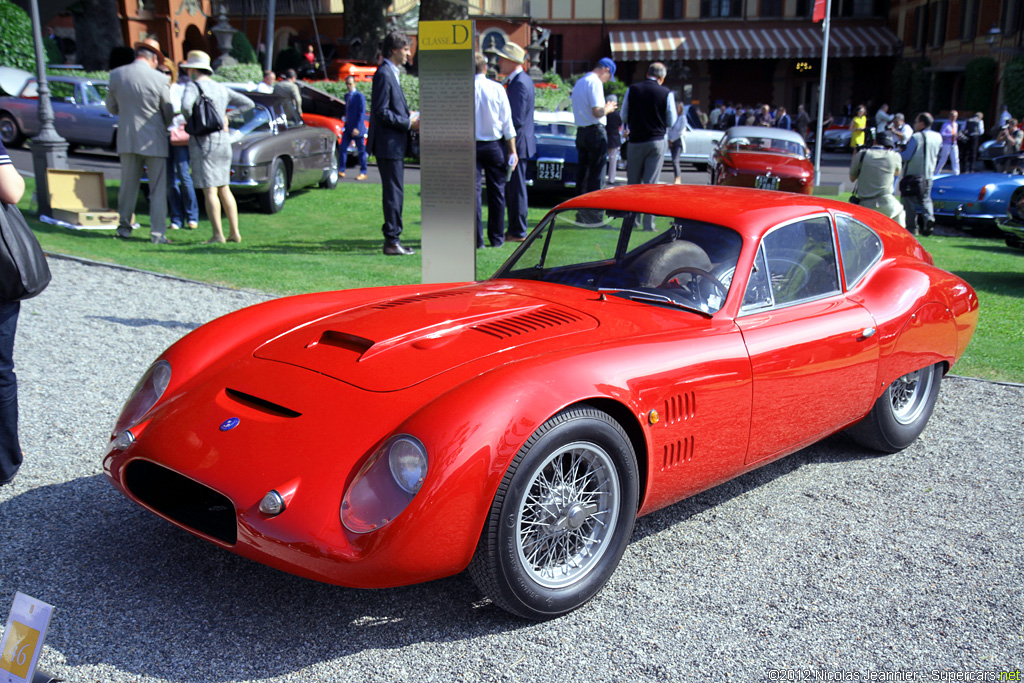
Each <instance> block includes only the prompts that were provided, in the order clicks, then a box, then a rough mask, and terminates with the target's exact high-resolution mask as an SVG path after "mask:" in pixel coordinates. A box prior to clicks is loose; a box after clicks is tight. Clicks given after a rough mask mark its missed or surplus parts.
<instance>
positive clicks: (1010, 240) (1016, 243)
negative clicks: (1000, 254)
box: [1005, 237, 1024, 249]
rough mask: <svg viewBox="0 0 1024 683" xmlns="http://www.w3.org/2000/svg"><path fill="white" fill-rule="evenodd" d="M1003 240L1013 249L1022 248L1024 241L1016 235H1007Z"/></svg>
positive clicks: (1023, 247)
mask: <svg viewBox="0 0 1024 683" xmlns="http://www.w3.org/2000/svg"><path fill="white" fill-rule="evenodd" d="M1005 242H1006V246H1008V247H1013V248H1014V249H1024V242H1021V241H1020V240H1019V239H1017V238H1016V237H1007V238H1006V240H1005Z"/></svg>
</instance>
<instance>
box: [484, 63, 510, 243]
mask: <svg viewBox="0 0 1024 683" xmlns="http://www.w3.org/2000/svg"><path fill="white" fill-rule="evenodd" d="M474 59H475V64H476V79H475V81H474V87H475V91H476V100H475V106H476V247H477V249H482V248H483V247H484V226H483V208H482V207H483V201H482V195H481V193H482V191H483V186H482V183H481V182H480V174H481V172H482V173H483V174H484V175H485V176H486V177H487V237H488V240H489V242H490V245H491V246H492V247H500V246H501V245H502V244H503V243H504V241H505V183H506V182H507V181H508V177H509V175H510V172H511V171H513V170H514V169H515V167H516V164H517V163H518V161H519V159H518V157H517V156H516V130H515V127H514V126H513V125H512V107H511V106H509V103H508V95H507V94H506V93H505V89H504V88H503V87H501V86H500V85H499V84H498V83H495V82H494V81H492V80H490V79H489V78H487V75H486V74H487V57H486V56H485V55H484V53H483V52H477V53H476V56H475V58H474Z"/></svg>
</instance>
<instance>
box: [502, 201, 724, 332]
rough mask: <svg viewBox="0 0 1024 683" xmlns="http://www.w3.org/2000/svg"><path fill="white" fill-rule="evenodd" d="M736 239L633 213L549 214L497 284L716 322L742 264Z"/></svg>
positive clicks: (718, 230) (707, 227)
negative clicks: (665, 309) (556, 290)
mask: <svg viewBox="0 0 1024 683" xmlns="http://www.w3.org/2000/svg"><path fill="white" fill-rule="evenodd" d="M741 244H742V239H741V238H740V236H739V234H737V233H736V232H734V231H732V230H730V229H728V228H724V227H722V226H718V225H711V224H709V223H701V222H697V221H691V220H686V219H683V218H675V217H672V216H660V215H651V214H639V213H636V212H633V211H607V212H600V211H597V210H594V209H590V210H582V211H576V210H571V211H569V210H566V211H557V212H553V213H552V214H550V215H549V216H548V217H547V218H546V219H545V221H544V222H543V223H542V224H541V226H540V227H539V228H538V229H537V230H536V231H534V233H533V234H531V236H530V238H529V239H528V240H527V242H526V244H524V245H523V247H522V248H521V249H520V250H519V251H518V252H517V253H516V254H514V255H513V256H512V258H511V259H509V261H508V262H506V263H505V265H504V266H502V267H501V269H500V270H499V271H498V272H497V273H496V274H495V276H494V277H495V278H513V279H520V280H538V281H541V282H555V283H559V284H564V285H569V286H572V287H580V288H583V289H590V290H594V291H600V292H608V293H609V294H611V295H616V296H622V297H625V298H629V299H632V300H634V301H643V302H646V303H652V304H661V305H668V306H677V307H681V308H687V309H690V310H695V311H698V312H702V313H705V314H709V315H710V314H712V313H714V312H716V311H717V310H718V309H720V308H721V307H722V304H723V303H724V302H725V297H726V294H727V293H728V289H729V285H730V283H731V280H732V274H733V271H734V270H735V268H736V261H737V259H738V258H739V253H740V246H741Z"/></svg>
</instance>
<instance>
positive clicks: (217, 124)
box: [185, 83, 224, 136]
mask: <svg viewBox="0 0 1024 683" xmlns="http://www.w3.org/2000/svg"><path fill="white" fill-rule="evenodd" d="M196 89H198V90H199V97H197V98H196V101H195V102H194V103H193V104H192V116H191V118H189V120H188V121H187V122H186V123H185V132H186V133H188V134H189V135H199V136H202V135H209V134H210V133H216V132H217V131H218V130H224V122H223V121H221V119H220V112H219V111H217V106H216V105H215V104H214V103H213V100H211V99H210V98H209V97H207V96H206V93H205V92H203V89H202V88H201V87H200V86H199V83H196Z"/></svg>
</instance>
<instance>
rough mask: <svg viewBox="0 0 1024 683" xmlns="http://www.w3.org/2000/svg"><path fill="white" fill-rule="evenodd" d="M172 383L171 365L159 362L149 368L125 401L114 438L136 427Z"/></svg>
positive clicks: (163, 361) (115, 428)
mask: <svg viewBox="0 0 1024 683" xmlns="http://www.w3.org/2000/svg"><path fill="white" fill-rule="evenodd" d="M170 382H171V364H170V363H168V362H167V361H165V360H158V361H157V362H155V363H153V364H152V365H151V366H149V369H148V370H146V372H145V374H144V375H142V379H140V380H139V383H138V384H136V385H135V389H134V390H132V393H131V396H129V397H128V400H127V401H125V404H124V408H122V409H121V416H120V417H119V418H117V424H115V425H114V436H117V435H119V434H121V433H122V432H123V431H124V430H126V429H130V428H131V427H133V426H135V425H136V424H137V423H138V422H139V420H141V419H142V417H143V416H144V415H145V414H146V413H148V412H149V411H150V409H151V408H152V407H153V406H155V405H156V402H157V401H159V400H160V397H161V396H163V394H164V391H166V390H167V385H168V384H170Z"/></svg>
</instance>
